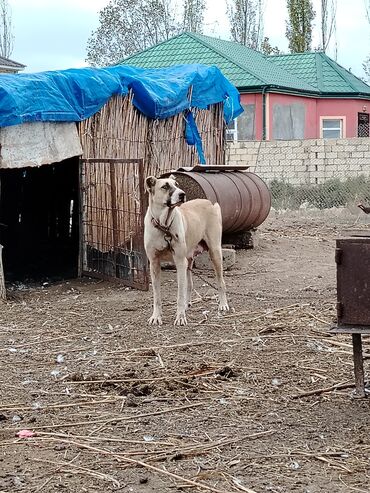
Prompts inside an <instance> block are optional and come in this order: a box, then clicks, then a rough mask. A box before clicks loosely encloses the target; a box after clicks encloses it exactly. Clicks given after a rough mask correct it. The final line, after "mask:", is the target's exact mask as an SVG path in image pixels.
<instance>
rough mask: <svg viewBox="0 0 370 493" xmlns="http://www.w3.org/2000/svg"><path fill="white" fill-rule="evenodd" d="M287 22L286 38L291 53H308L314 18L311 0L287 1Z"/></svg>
mask: <svg viewBox="0 0 370 493" xmlns="http://www.w3.org/2000/svg"><path fill="white" fill-rule="evenodd" d="M287 7H288V16H289V20H288V21H287V24H286V37H287V38H288V41H289V49H290V52H291V53H303V52H305V51H310V49H311V43H312V22H313V19H314V18H315V11H314V10H313V6H312V1H311V0H287Z"/></svg>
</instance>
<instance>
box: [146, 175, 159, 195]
mask: <svg viewBox="0 0 370 493" xmlns="http://www.w3.org/2000/svg"><path fill="white" fill-rule="evenodd" d="M156 183H157V178H155V177H154V176H148V178H147V179H146V180H145V185H146V190H147V192H152V189H153V187H154V186H155V184H156Z"/></svg>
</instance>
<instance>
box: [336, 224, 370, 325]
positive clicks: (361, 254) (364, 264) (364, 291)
mask: <svg viewBox="0 0 370 493" xmlns="http://www.w3.org/2000/svg"><path fill="white" fill-rule="evenodd" d="M365 235H366V233H363V234H362V236H351V237H349V238H342V239H338V240H337V241H336V251H335V261H336V264H337V317H338V326H339V327H348V326H350V327H353V328H354V329H356V327H357V328H360V327H361V326H362V327H363V328H365V327H366V328H369V327H370V236H365Z"/></svg>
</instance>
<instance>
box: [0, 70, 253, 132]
mask: <svg viewBox="0 0 370 493" xmlns="http://www.w3.org/2000/svg"><path fill="white" fill-rule="evenodd" d="M130 89H132V91H133V94H134V99H133V104H134V105H135V106H136V107H137V108H138V109H139V110H140V111H141V112H142V113H144V115H146V116H147V117H149V118H160V119H162V118H168V117H171V116H173V115H175V114H177V113H180V112H182V111H184V110H186V109H190V108H202V109H206V108H207V107H208V105H211V104H215V103H219V102H224V113H225V120H226V122H227V123H229V122H230V121H231V120H232V119H233V118H236V117H237V116H238V115H239V114H240V113H241V112H242V111H243V109H242V107H241V105H240V101H239V93H238V91H237V89H236V88H235V87H234V86H233V85H232V84H231V83H230V82H229V81H228V79H226V77H225V76H224V75H223V74H222V72H221V71H220V70H219V69H218V68H217V67H214V66H211V67H209V66H206V65H198V64H194V65H177V66H174V67H168V68H161V69H142V68H136V67H130V66H114V67H106V68H80V69H68V70H60V71H58V70H56V71H49V72H38V73H30V74H27V73H23V74H13V75H10V74H1V75H0V127H5V126H10V125H16V124H20V123H25V122H37V121H38V122H40V121H42V122H46V121H49V122H77V121H80V120H84V119H86V118H89V117H90V116H91V115H93V114H94V113H96V112H98V111H99V110H100V108H101V107H102V106H103V105H104V104H105V103H106V102H107V101H108V100H109V98H111V96H113V95H115V94H120V95H125V94H127V93H128V91H129V90H130ZM189 121H190V120H189ZM190 126H191V123H190Z"/></svg>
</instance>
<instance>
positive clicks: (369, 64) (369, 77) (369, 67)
mask: <svg viewBox="0 0 370 493" xmlns="http://www.w3.org/2000/svg"><path fill="white" fill-rule="evenodd" d="M362 67H363V69H364V72H365V81H366V82H367V83H368V84H370V55H369V56H368V57H367V58H366V60H365V61H364V63H363V64H362Z"/></svg>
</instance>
